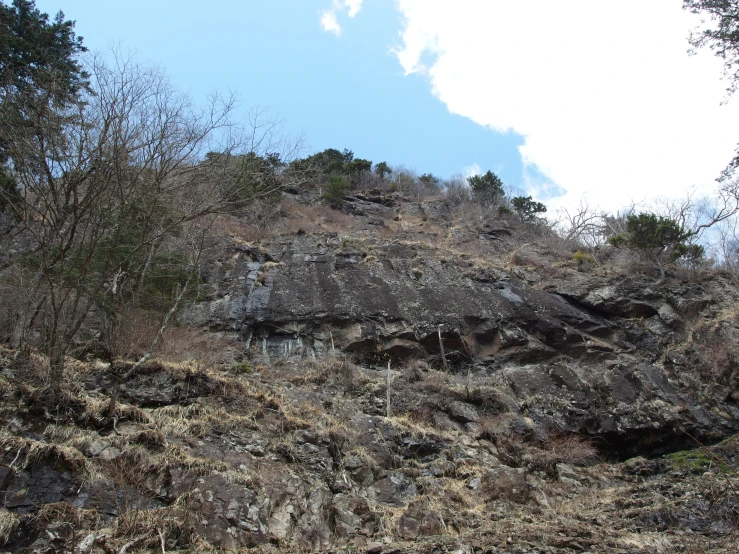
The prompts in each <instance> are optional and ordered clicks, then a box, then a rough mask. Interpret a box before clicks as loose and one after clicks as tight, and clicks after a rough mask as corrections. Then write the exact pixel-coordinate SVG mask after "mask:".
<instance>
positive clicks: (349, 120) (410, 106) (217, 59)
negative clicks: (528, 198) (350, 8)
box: [36, 0, 522, 186]
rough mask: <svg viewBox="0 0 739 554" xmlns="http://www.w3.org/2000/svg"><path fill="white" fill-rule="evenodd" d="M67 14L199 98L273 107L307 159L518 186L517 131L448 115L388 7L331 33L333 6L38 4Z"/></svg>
mask: <svg viewBox="0 0 739 554" xmlns="http://www.w3.org/2000/svg"><path fill="white" fill-rule="evenodd" d="M36 5H37V6H38V7H39V9H41V10H42V11H45V12H47V13H56V11H58V10H59V9H62V11H64V13H65V16H66V17H67V18H68V19H73V20H76V22H77V24H76V30H77V32H78V34H80V35H82V36H83V37H84V39H85V44H86V45H87V47H88V48H90V50H104V49H106V48H108V47H109V46H110V45H111V44H119V45H120V46H121V47H122V48H123V49H124V50H129V49H130V50H133V51H135V53H136V56H137V58H138V59H140V60H142V61H151V62H154V63H157V64H160V65H161V66H163V67H164V68H165V69H166V70H167V72H168V73H169V74H170V75H171V77H172V78H173V80H174V82H175V83H176V84H177V85H178V87H181V88H183V89H185V90H189V91H190V92H191V93H192V95H193V97H195V98H196V99H203V98H205V97H206V96H207V94H208V93H210V92H212V91H213V90H220V91H228V90H235V91H237V92H238V94H239V98H240V104H241V106H242V107H243V108H244V109H248V108H249V107H253V106H261V107H267V108H269V111H270V112H271V113H272V114H274V115H275V116H279V117H280V118H281V119H282V120H283V121H284V123H285V130H286V132H287V133H288V134H290V135H298V134H301V133H302V134H303V135H304V137H305V140H306V144H307V145H308V147H309V150H310V151H318V150H323V149H325V148H338V149H343V148H349V149H351V150H353V151H354V153H355V155H356V156H359V157H364V158H368V159H371V160H373V161H375V162H379V161H383V160H385V161H387V162H388V163H389V164H391V165H394V164H404V165H407V166H408V167H411V168H415V169H416V170H417V171H418V172H419V173H425V172H431V173H433V174H435V175H439V176H442V177H447V176H449V175H451V174H453V173H458V172H462V171H463V168H465V167H467V166H472V165H473V164H477V165H479V167H480V168H481V169H482V170H483V171H484V170H487V169H492V170H494V171H496V172H498V173H499V175H500V176H501V177H502V178H503V179H504V180H505V181H506V182H507V183H509V184H511V185H513V186H519V185H520V184H521V179H522V165H521V158H520V155H519V153H518V150H517V146H518V145H519V144H521V142H522V138H521V137H520V136H518V135H516V134H514V133H496V132H494V131H491V130H489V129H486V128H484V127H482V126H480V125H478V124H476V123H474V122H472V121H470V120H469V119H467V118H464V117H462V116H459V115H452V114H451V113H449V111H448V110H447V108H446V106H445V105H444V104H443V103H441V102H440V101H439V100H438V99H436V98H435V97H434V96H433V95H432V94H431V92H430V90H429V84H428V80H427V79H426V78H425V77H423V76H419V75H408V76H405V75H404V71H403V68H402V67H401V66H400V65H399V63H398V60H397V58H396V57H395V56H394V55H393V54H392V53H390V51H389V49H390V47H391V46H393V45H397V44H399V43H400V35H399V33H400V31H401V24H402V22H401V16H400V14H399V13H398V12H397V11H396V9H395V7H394V4H393V2H392V1H391V0H376V1H373V2H366V4H365V5H364V7H363V9H362V12H361V14H360V15H361V17H359V16H358V17H355V18H353V19H352V18H349V17H344V18H341V22H342V24H343V26H344V32H343V33H342V34H341V36H339V37H336V36H334V35H333V34H331V33H327V32H325V31H323V30H322V29H321V26H320V24H319V17H320V14H321V11H322V10H323V9H326V8H327V7H330V5H331V4H330V2H328V3H326V2H314V1H288V0H281V1H270V2H265V1H246V2H244V1H219V2H212V3H210V4H207V3H203V2H201V1H199V2H195V1H177V2H173V1H169V0H156V1H152V0H149V1H147V2H144V1H141V0H128V1H127V2H103V1H100V0H95V1H93V0H37V2H36Z"/></svg>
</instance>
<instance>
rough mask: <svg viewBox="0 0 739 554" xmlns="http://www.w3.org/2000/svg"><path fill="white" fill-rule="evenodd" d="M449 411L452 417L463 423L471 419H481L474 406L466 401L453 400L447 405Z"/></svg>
mask: <svg viewBox="0 0 739 554" xmlns="http://www.w3.org/2000/svg"><path fill="white" fill-rule="evenodd" d="M447 412H448V413H449V415H450V416H451V417H453V418H454V419H456V420H457V421H461V422H462V423H467V422H470V421H479V420H480V416H479V414H478V413H477V410H476V409H475V407H474V406H472V405H470V404H467V403H465V402H459V401H457V402H451V403H450V404H449V406H447Z"/></svg>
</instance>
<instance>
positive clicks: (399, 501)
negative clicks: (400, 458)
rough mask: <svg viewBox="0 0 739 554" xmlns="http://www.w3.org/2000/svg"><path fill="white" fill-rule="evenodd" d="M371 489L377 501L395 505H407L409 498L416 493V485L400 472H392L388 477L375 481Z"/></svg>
mask: <svg viewBox="0 0 739 554" xmlns="http://www.w3.org/2000/svg"><path fill="white" fill-rule="evenodd" d="M369 490H370V491H371V493H372V494H373V495H374V499H375V501H377V502H380V503H382V504H386V505H388V506H394V507H401V506H405V505H406V502H407V499H408V498H411V497H413V496H415V495H416V485H415V484H414V483H413V482H412V481H410V480H409V479H408V478H407V477H406V476H405V475H403V474H402V473H399V472H391V473H390V475H389V476H388V477H385V478H384V479H380V480H379V481H377V482H375V483H374V484H373V485H372V487H370V489H369Z"/></svg>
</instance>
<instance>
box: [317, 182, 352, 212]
mask: <svg viewBox="0 0 739 554" xmlns="http://www.w3.org/2000/svg"><path fill="white" fill-rule="evenodd" d="M348 189H349V183H348V182H347V180H346V179H344V178H343V177H340V176H338V175H332V176H331V177H329V178H328V183H326V187H325V188H324V190H323V194H321V198H325V199H326V200H328V201H329V202H330V203H331V205H332V206H334V207H338V206H340V205H341V204H342V203H343V202H344V200H345V199H346V191H347V190H348Z"/></svg>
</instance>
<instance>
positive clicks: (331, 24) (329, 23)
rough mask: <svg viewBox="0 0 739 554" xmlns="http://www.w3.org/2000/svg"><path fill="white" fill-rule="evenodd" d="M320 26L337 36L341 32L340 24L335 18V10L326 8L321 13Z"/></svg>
mask: <svg viewBox="0 0 739 554" xmlns="http://www.w3.org/2000/svg"><path fill="white" fill-rule="evenodd" d="M321 28H322V29H323V30H324V31H326V32H328V33H333V34H334V35H336V36H337V37H338V36H339V35H340V34H341V25H339V22H338V21H337V20H336V12H335V11H333V10H327V11H325V12H323V13H322V14H321Z"/></svg>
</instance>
